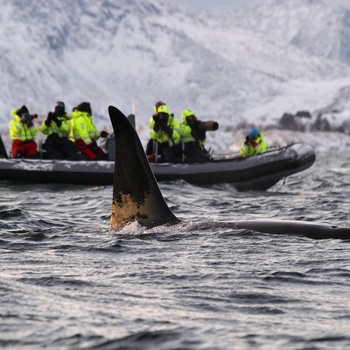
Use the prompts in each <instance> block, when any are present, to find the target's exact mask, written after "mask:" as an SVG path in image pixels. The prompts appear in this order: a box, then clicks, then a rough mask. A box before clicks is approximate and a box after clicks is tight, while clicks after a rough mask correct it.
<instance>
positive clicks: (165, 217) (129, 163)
mask: <svg viewBox="0 0 350 350" xmlns="http://www.w3.org/2000/svg"><path fill="white" fill-rule="evenodd" d="M108 112H109V116H110V119H111V122H112V126H113V130H114V135H115V167H114V179H113V203H112V214H111V220H110V227H111V229H113V230H117V229H120V228H122V227H123V226H124V225H125V224H127V223H129V222H133V221H137V222H138V223H139V224H140V225H142V226H145V227H147V228H151V227H155V226H159V225H164V224H175V223H178V222H179V220H178V219H177V218H176V217H175V215H174V214H173V213H172V211H171V210H170V208H169V207H168V205H167V204H166V202H165V200H164V198H163V195H162V193H161V191H160V189H159V187H158V183H157V180H156V178H155V176H154V174H153V171H152V169H151V167H150V165H149V163H148V160H147V158H146V154H145V151H144V149H143V147H142V144H141V141H140V139H139V137H138V135H137V132H136V130H135V129H134V127H133V126H132V124H131V123H130V121H129V120H128V118H127V117H126V116H125V115H124V114H123V113H122V112H121V111H120V110H119V109H117V108H116V107H114V106H109V108H108Z"/></svg>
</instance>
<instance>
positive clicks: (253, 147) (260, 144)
mask: <svg viewBox="0 0 350 350" xmlns="http://www.w3.org/2000/svg"><path fill="white" fill-rule="evenodd" d="M266 150H267V143H266V141H264V140H263V135H262V133H259V137H258V138H257V139H256V141H255V142H254V143H253V144H252V143H251V142H249V143H248V144H247V142H244V143H243V145H242V146H241V148H240V150H239V153H240V154H241V156H242V157H243V158H245V157H250V156H254V155H256V154H262V153H265V152H266Z"/></svg>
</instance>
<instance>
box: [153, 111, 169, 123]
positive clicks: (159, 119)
mask: <svg viewBox="0 0 350 350" xmlns="http://www.w3.org/2000/svg"><path fill="white" fill-rule="evenodd" d="M153 119H154V121H155V122H156V123H164V124H166V123H168V120H169V115H168V114H167V113H163V112H160V113H158V114H155V115H154V116H153Z"/></svg>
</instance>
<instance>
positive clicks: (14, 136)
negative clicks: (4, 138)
mask: <svg viewBox="0 0 350 350" xmlns="http://www.w3.org/2000/svg"><path fill="white" fill-rule="evenodd" d="M18 111H19V110H18V109H14V110H12V112H11V115H12V117H13V119H12V120H11V121H10V124H9V132H10V138H11V140H12V141H13V140H20V141H32V140H34V138H35V136H36V135H38V133H39V130H38V128H37V127H36V126H35V125H34V124H33V123H30V124H27V123H22V122H21V117H20V116H19V115H18V114H17V113H18Z"/></svg>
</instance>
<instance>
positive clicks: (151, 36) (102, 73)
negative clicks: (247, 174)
mask: <svg viewBox="0 0 350 350" xmlns="http://www.w3.org/2000/svg"><path fill="white" fill-rule="evenodd" d="M0 5H1V10H2V11H1V12H0V50H1V55H0V69H1V77H2V79H1V80H2V84H1V86H0V91H1V99H0V101H1V103H0V118H1V119H0V121H1V127H0V131H1V132H2V133H4V132H6V131H7V127H8V122H9V120H10V111H11V109H13V108H17V107H20V106H21V105H23V104H26V105H27V107H28V108H29V110H30V111H31V112H33V113H37V114H46V113H47V112H48V111H49V110H52V108H53V106H54V104H55V102H56V101H57V100H63V101H65V103H66V105H67V107H68V109H69V110H70V109H71V108H72V107H74V106H76V105H77V104H79V103H80V102H82V101H90V102H91V104H92V108H93V113H94V118H95V119H96V121H97V124H98V125H99V126H100V127H106V128H110V123H109V119H108V116H107V107H108V105H110V104H112V105H115V106H117V107H118V108H120V109H121V110H122V111H124V112H125V114H129V113H131V112H132V111H133V105H134V106H136V115H137V123H138V126H139V131H140V134H141V135H144V137H146V134H147V135H148V130H147V122H148V120H149V117H150V115H151V114H152V113H153V105H154V103H155V102H156V101H158V100H163V101H165V102H166V103H167V104H168V106H169V108H170V109H171V110H172V111H173V112H174V113H175V115H176V116H177V117H178V118H179V119H181V111H182V110H183V109H185V108H191V109H192V110H193V111H195V113H196V114H197V115H198V116H199V117H201V118H203V119H215V120H217V121H219V123H220V130H228V129H229V128H230V127H232V126H236V125H241V126H244V125H248V124H254V125H256V126H264V125H265V126H266V125H271V124H277V123H278V120H279V119H280V118H281V116H282V114H283V113H284V112H290V113H296V112H297V111H298V110H308V111H310V112H311V113H312V114H313V115H316V114H319V113H324V112H327V113H333V112H334V111H335V110H336V111H337V113H338V114H334V113H333V114H332V116H331V118H333V119H335V120H337V119H339V118H342V119H346V118H348V119H349V118H350V102H349V94H350V93H349V91H350V81H349V73H350V45H349V43H350V26H349V24H350V11H348V10H346V9H343V8H334V7H329V6H326V5H325V4H323V3H322V2H321V1H320V0H288V1H284V0H266V1H263V2H262V3H260V4H259V5H255V6H250V7H246V8H237V9H234V10H232V11H229V12H228V11H226V12H222V13H218V12H212V13H208V12H204V11H203V12H200V13H187V12H184V11H181V10H180V9H178V8H176V7H171V6H169V5H165V4H162V3H160V2H158V1H156V0H104V1H93V0H77V1H70V0H50V1H46V0H36V1H31V0H0ZM338 123H339V121H338Z"/></svg>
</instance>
